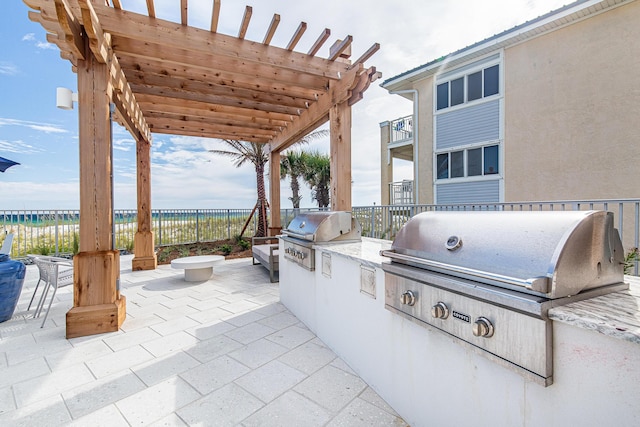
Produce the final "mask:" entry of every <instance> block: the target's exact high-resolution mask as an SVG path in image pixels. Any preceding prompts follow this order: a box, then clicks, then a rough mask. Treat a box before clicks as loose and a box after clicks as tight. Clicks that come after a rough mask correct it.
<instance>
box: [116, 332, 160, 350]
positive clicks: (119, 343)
mask: <svg viewBox="0 0 640 427" xmlns="http://www.w3.org/2000/svg"><path fill="white" fill-rule="evenodd" d="M160 337H161V335H160V334H159V333H157V332H156V331H154V330H153V329H151V328H150V327H143V328H139V329H134V330H132V331H130V332H124V333H121V334H118V335H113V336H109V337H107V338H105V339H104V342H105V344H107V345H108V346H109V347H110V348H111V349H112V350H113V351H120V350H123V349H125V348H129V347H133V346H136V345H138V344H143V343H145V342H147V341H151V340H154V339H157V338H160Z"/></svg>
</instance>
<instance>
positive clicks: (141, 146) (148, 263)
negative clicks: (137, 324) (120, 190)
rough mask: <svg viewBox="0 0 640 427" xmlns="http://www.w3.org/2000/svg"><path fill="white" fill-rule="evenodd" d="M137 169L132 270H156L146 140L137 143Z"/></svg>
mask: <svg viewBox="0 0 640 427" xmlns="http://www.w3.org/2000/svg"><path fill="white" fill-rule="evenodd" d="M136 168H137V172H138V173H137V175H138V180H137V187H138V231H137V232H136V235H135V238H134V241H133V247H134V253H135V256H134V258H133V261H132V264H131V266H132V269H133V270H134V271H136V270H155V268H156V267H157V266H158V259H157V258H156V253H155V244H154V239H153V228H152V225H151V224H152V222H151V144H150V143H149V142H147V141H144V140H138V141H137V142H136Z"/></svg>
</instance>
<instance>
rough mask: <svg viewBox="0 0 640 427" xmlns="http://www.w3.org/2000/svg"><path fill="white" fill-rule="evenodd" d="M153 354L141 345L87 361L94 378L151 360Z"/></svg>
mask: <svg viewBox="0 0 640 427" xmlns="http://www.w3.org/2000/svg"><path fill="white" fill-rule="evenodd" d="M152 358H153V355H152V354H151V353H149V352H148V351H147V350H145V349H144V348H142V347H141V346H135V347H129V348H126V349H124V350H120V351H117V352H115V353H112V354H109V355H106V356H102V357H98V358H96V359H93V360H91V361H89V362H87V366H88V367H89V369H91V372H93V375H95V376H96V378H102V377H106V376H107V375H111V374H115V373H116V372H121V371H126V370H128V369H129V368H130V367H131V366H136V365H139V364H140V363H144V362H146V361H147V360H151V359H152Z"/></svg>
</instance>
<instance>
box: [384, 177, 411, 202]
mask: <svg viewBox="0 0 640 427" xmlns="http://www.w3.org/2000/svg"><path fill="white" fill-rule="evenodd" d="M389 204H391V205H410V204H413V181H410V180H403V181H399V182H390V183H389Z"/></svg>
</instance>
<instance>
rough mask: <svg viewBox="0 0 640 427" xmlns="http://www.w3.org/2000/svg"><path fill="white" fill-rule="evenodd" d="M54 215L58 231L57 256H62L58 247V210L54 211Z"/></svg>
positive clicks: (56, 232)
mask: <svg viewBox="0 0 640 427" xmlns="http://www.w3.org/2000/svg"><path fill="white" fill-rule="evenodd" d="M53 212H54V213H53V215H54V217H55V224H56V231H55V242H56V243H55V244H56V256H59V255H60V251H59V246H58V210H55V211H53Z"/></svg>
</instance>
